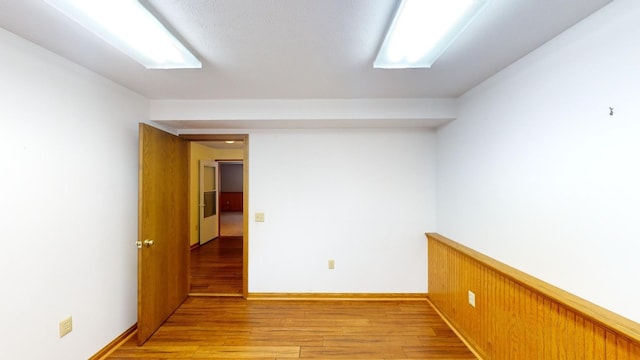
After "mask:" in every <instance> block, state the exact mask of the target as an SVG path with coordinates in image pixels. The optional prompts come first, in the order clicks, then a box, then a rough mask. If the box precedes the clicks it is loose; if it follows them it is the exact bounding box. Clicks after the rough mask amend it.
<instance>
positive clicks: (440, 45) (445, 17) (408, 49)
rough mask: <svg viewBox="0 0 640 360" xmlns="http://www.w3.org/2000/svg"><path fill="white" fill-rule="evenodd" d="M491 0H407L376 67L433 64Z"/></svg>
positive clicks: (427, 65)
mask: <svg viewBox="0 0 640 360" xmlns="http://www.w3.org/2000/svg"><path fill="white" fill-rule="evenodd" d="M488 2H489V0H403V1H402V2H401V3H400V6H398V10H397V11H396V14H395V16H394V18H393V22H392V23H391V26H390V27H389V31H388V32H387V36H386V37H385V38H384V42H383V43H382V47H381V48H380V52H379V53H378V56H377V57H376V60H375V62H374V63H373V67H374V68H383V69H403V68H429V67H431V65H433V63H434V62H435V61H436V60H437V59H438V57H439V56H440V55H442V53H443V52H444V51H445V50H446V49H447V48H448V47H449V45H451V44H452V43H453V41H454V40H455V39H456V38H457V37H458V35H460V34H461V33H462V32H463V31H464V29H466V27H467V26H469V24H470V23H471V22H472V21H473V19H475V18H476V16H478V14H479V13H480V11H481V10H482V9H483V8H484V7H485V5H486V4H487V3H488Z"/></svg>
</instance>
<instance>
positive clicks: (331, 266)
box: [329, 259, 336, 270]
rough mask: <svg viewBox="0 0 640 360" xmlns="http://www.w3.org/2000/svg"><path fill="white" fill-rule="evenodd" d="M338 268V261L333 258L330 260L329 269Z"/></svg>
mask: <svg viewBox="0 0 640 360" xmlns="http://www.w3.org/2000/svg"><path fill="white" fill-rule="evenodd" d="M335 268H336V261H335V260H333V259H331V260H329V270H333V269H335Z"/></svg>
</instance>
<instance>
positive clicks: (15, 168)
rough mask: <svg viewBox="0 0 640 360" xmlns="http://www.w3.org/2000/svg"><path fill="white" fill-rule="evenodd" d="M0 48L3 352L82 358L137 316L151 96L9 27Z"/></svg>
mask: <svg viewBox="0 0 640 360" xmlns="http://www.w3.org/2000/svg"><path fill="white" fill-rule="evenodd" d="M0 54H2V56H0V79H1V80H0V121H1V126H0V284H1V287H2V290H1V293H2V296H0V319H2V321H0V357H2V358H3V359H65V360H67V359H86V358H88V357H89V356H91V355H93V354H94V353H95V352H96V351H98V350H99V349H101V348H102V347H103V346H105V345H106V344H107V343H109V342H110V341H111V340H113V339H114V338H115V337H116V336H118V335H120V334H121V333H122V332H123V331H124V330H126V329H127V328H128V327H130V326H131V325H133V324H134V323H135V322H136V317H137V316H136V298H137V296H136V291H137V288H136V286H137V279H136V266H137V265H136V264H137V255H136V248H135V246H134V242H135V240H136V239H137V166H138V160H137V154H138V148H137V144H138V129H137V122H138V121H141V120H144V119H146V118H148V102H147V101H146V100H145V99H143V98H142V97H140V96H139V95H136V94H135V93H133V92H131V91H128V90H126V89H124V88H122V87H120V86H117V85H115V84H113V83H111V82H109V81H107V80H105V79H103V78H101V77H99V76H97V75H95V74H93V73H91V72H89V71H87V70H85V69H83V68H81V67H79V66H77V65H73V64H71V63H69V62H68V61H66V60H63V59H61V58H60V57H58V56H56V55H54V54H52V53H50V52H47V51H44V50H42V49H41V48H39V47H37V46H35V45H33V44H31V43H29V42H27V41H24V40H22V39H20V38H17V37H15V36H14V35H12V34H10V33H8V32H6V31H4V30H2V29H0ZM69 315H71V316H73V327H74V329H73V332H72V333H71V334H69V335H67V336H66V337H64V338H62V339H60V338H59V337H58V322H59V321H60V320H62V319H63V318H65V317H67V316H69Z"/></svg>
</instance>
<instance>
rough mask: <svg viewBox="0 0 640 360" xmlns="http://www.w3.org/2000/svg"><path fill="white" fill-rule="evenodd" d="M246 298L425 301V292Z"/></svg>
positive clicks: (257, 295)
mask: <svg viewBox="0 0 640 360" xmlns="http://www.w3.org/2000/svg"><path fill="white" fill-rule="evenodd" d="M247 300H348V301H426V300H427V293H407V294H398V293H249V294H248V295H247Z"/></svg>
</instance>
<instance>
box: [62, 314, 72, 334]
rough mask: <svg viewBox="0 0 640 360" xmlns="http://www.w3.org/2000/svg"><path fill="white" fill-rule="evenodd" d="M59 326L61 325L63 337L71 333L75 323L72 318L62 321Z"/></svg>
mask: <svg viewBox="0 0 640 360" xmlns="http://www.w3.org/2000/svg"><path fill="white" fill-rule="evenodd" d="M59 325H60V337H63V336H65V335H67V334H68V333H70V332H71V330H73V321H72V319H71V316H69V317H68V318H66V319H63V320H62V321H60V324H59Z"/></svg>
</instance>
